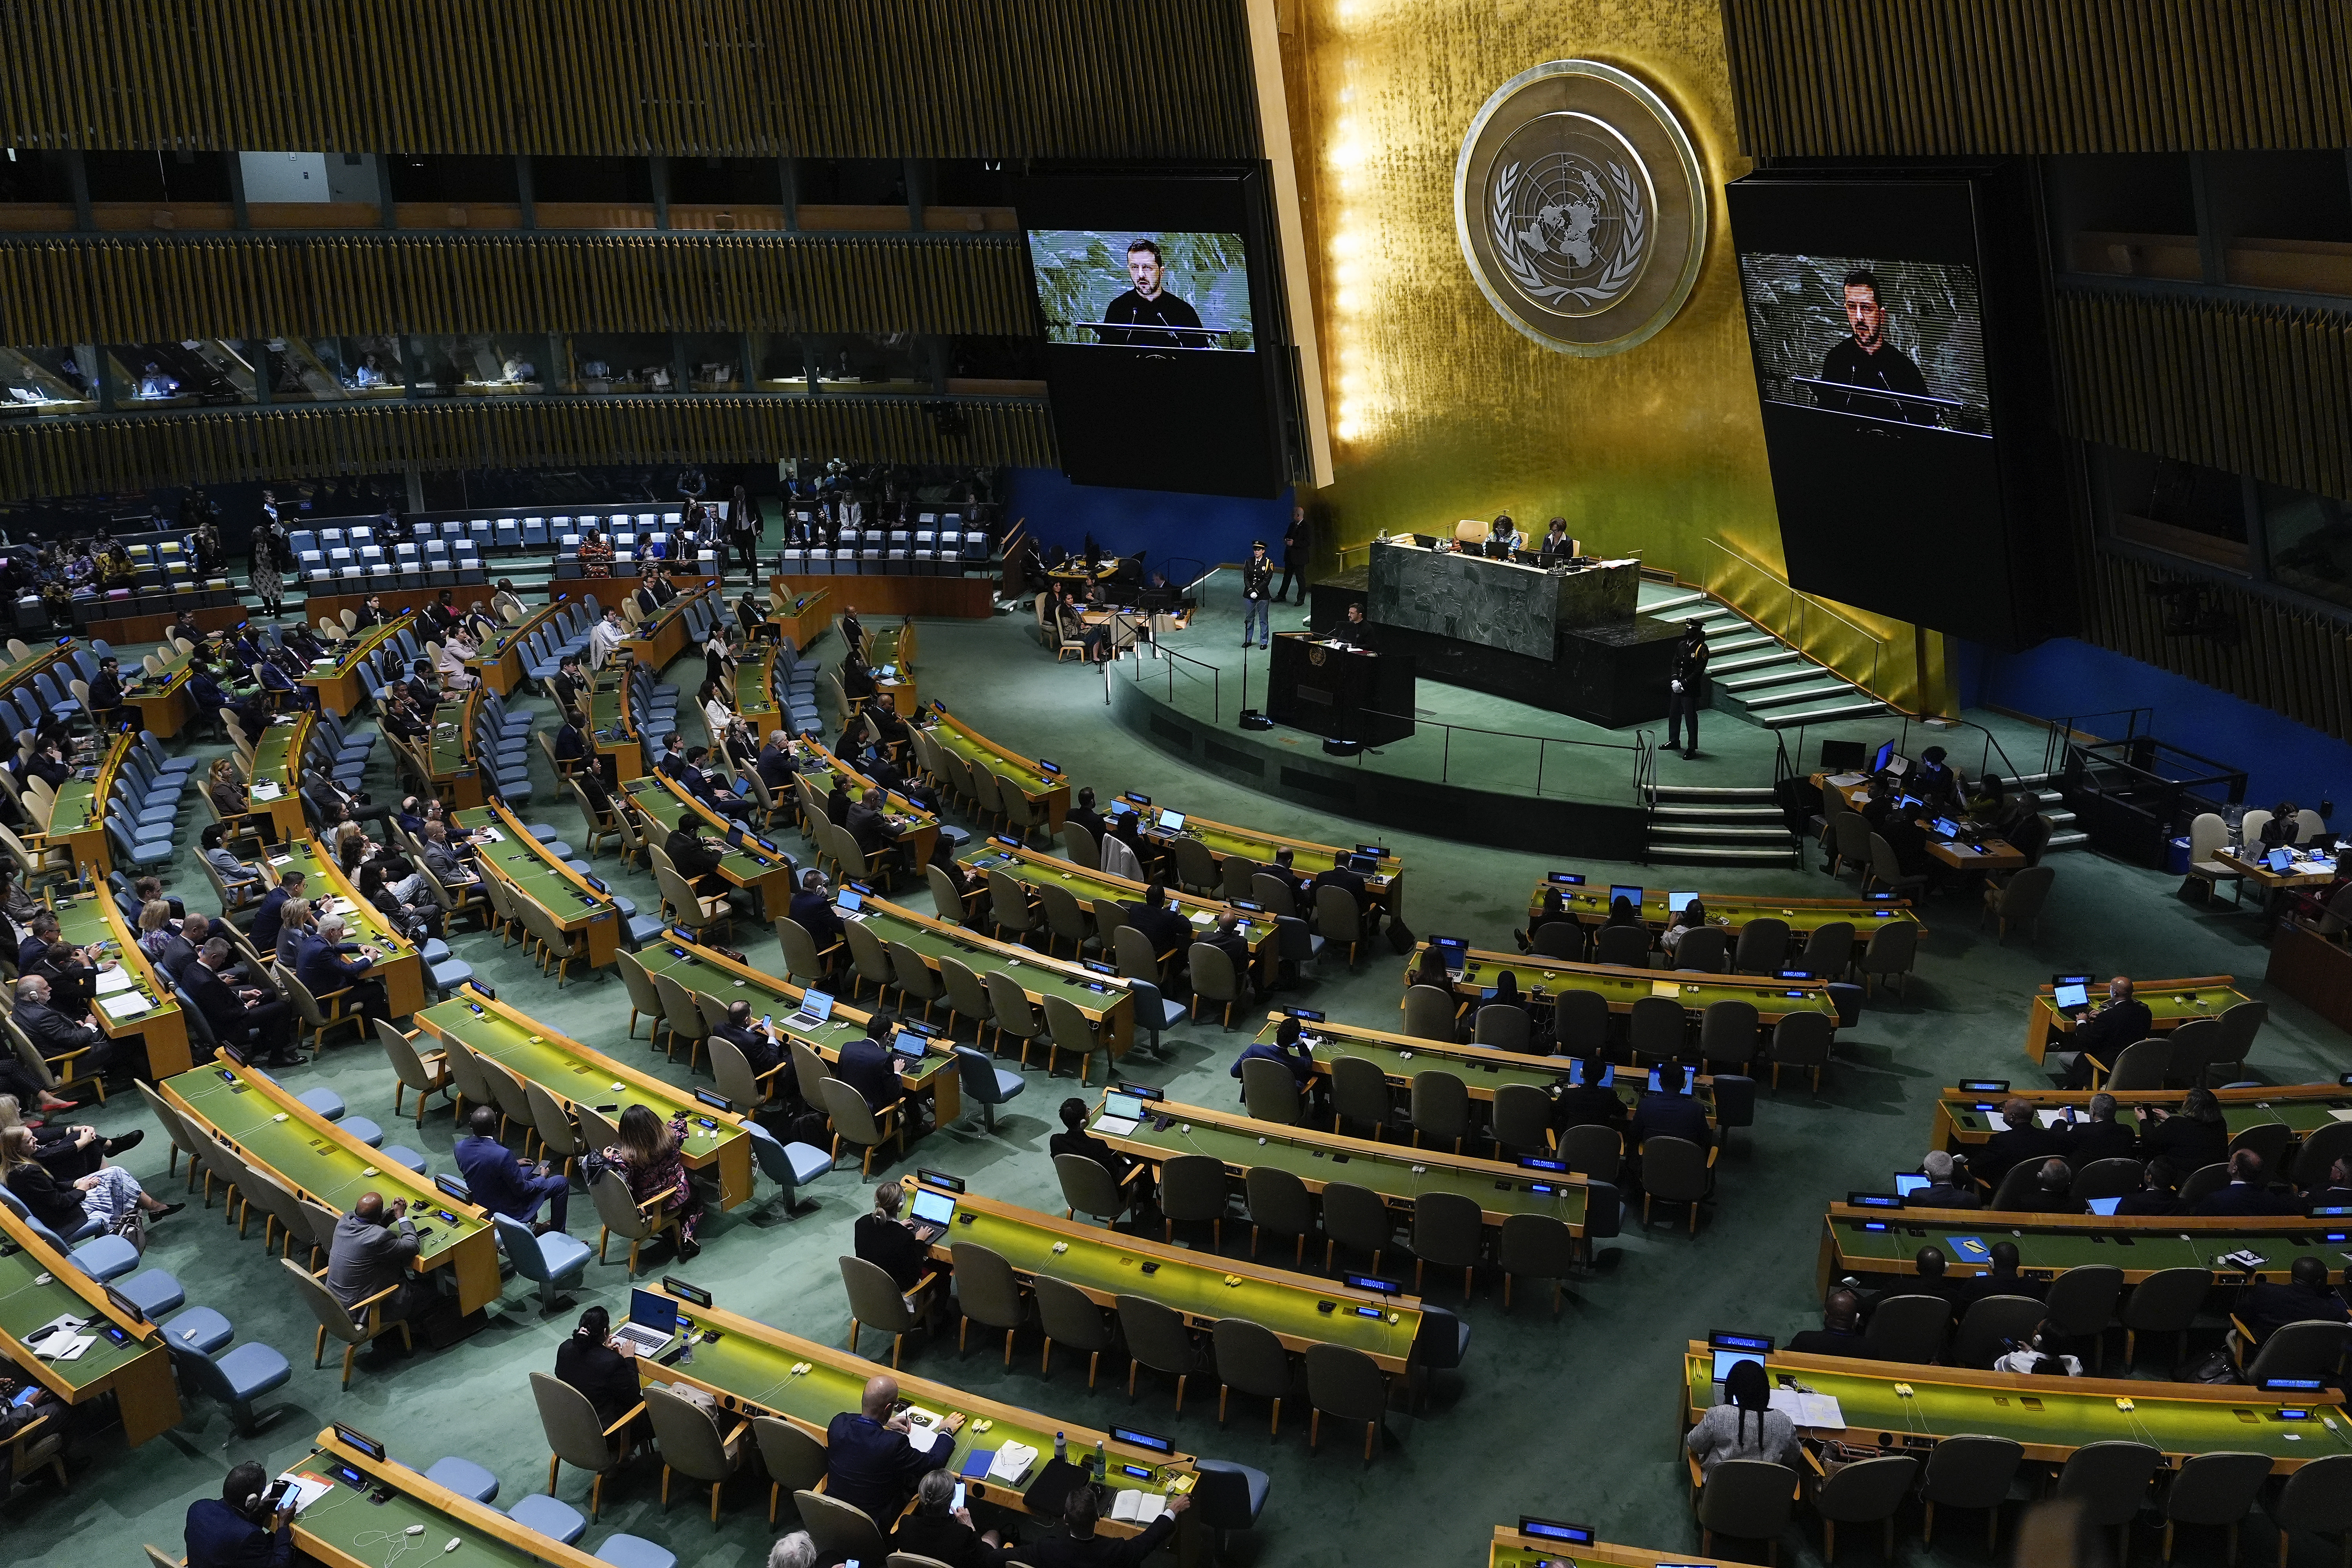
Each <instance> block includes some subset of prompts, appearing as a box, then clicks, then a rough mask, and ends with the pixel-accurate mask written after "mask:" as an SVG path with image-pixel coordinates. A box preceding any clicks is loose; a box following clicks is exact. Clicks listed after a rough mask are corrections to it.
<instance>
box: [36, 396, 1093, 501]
mask: <svg viewBox="0 0 2352 1568" xmlns="http://www.w3.org/2000/svg"><path fill="white" fill-rule="evenodd" d="M957 406H958V408H959V409H960V410H961V413H962V414H963V416H964V418H965V421H966V428H965V430H964V432H963V433H962V434H961V435H958V436H953V437H946V436H941V435H940V433H939V431H938V428H937V427H936V426H935V425H934V424H933V422H932V420H931V417H930V416H929V414H927V413H925V412H924V411H923V409H922V407H921V406H920V405H919V403H918V402H917V400H915V399H912V398H874V397H841V396H819V397H694V398H683V397H677V398H646V399H644V400H642V401H630V400H625V399H606V398H596V399H588V398H543V399H534V400H531V401H530V402H522V401H511V402H503V403H497V404H490V403H445V404H427V405H418V404H375V405H365V406H352V407H341V408H334V409H307V408H304V409H278V408H272V409H245V410H239V411H236V412H232V413H221V414H186V415H174V416H126V417H122V418H89V419H59V420H54V421H48V422H45V423H43V424H40V425H37V426H12V427H8V428H5V429H0V496H5V497H6V498H7V499H10V500H22V499H25V498H28V497H34V496H66V495H86V494H89V493H91V492H92V491H98V490H124V489H143V488H146V487H149V486H154V485H184V484H190V483H196V484H226V483H234V482H238V481H250V480H268V479H284V478H287V477H289V475H312V474H338V473H364V474H381V473H390V472H394V471H397V470H399V469H401V468H407V467H410V466H414V467H416V468H427V469H447V468H480V467H493V468H537V467H543V466H548V465H562V464H583V465H592V466H593V465H606V464H614V463H680V462H709V463H765V462H772V461H774V460H775V459H776V458H783V457H791V456H795V455H799V456H824V457H834V456H839V457H845V458H851V459H853V460H856V461H874V460H880V459H886V458H887V459H891V460H896V461H900V462H909V463H984V464H996V463H1014V464H1022V465H1026V466H1030V467H1051V466H1053V464H1054V461H1055V458H1054V445H1053V437H1052V431H1051V426H1050V423H1049V421H1048V420H1047V418H1046V416H1045V404H1044V402H1043V401H1042V400H1040V401H1036V402H1028V401H1020V400H1013V399H1005V400H1002V401H996V400H991V401H985V402H982V401H971V400H965V401H961V402H959V404H958V405H957Z"/></svg>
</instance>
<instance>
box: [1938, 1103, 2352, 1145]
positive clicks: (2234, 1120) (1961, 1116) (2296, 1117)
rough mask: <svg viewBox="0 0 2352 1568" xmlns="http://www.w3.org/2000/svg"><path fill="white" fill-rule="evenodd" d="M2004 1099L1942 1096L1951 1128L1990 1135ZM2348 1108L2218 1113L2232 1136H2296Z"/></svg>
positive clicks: (2245, 1106)
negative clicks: (2266, 1132)
mask: <svg viewBox="0 0 2352 1568" xmlns="http://www.w3.org/2000/svg"><path fill="white" fill-rule="evenodd" d="M2004 1098H2006V1097H2005V1096H2002V1095H1993V1094H1988V1095H1981V1096H1979V1095H1967V1096H1957V1095H1947V1096H1945V1097H1944V1114H1945V1115H1946V1116H1947V1117H1948V1118H1949V1119H1950V1121H1951V1124H1952V1125H1953V1126H1954V1127H1956V1128H1958V1130H1959V1131H1962V1132H1964V1133H1970V1134H1979V1133H1980V1134H1984V1135H1986V1136H1990V1135H1991V1134H1992V1133H1994V1132H1997V1131H2000V1130H2001V1128H2002V1127H2004V1126H2006V1125H2007V1124H2006V1123H2005V1122H2003V1121H2000V1114H1999V1110H2000V1102H2001V1100H2003V1099H2004ZM2177 1103H2178V1101H2177V1100H2176V1104H2177ZM1979 1106H1991V1107H1993V1110H1991V1111H1990V1112H1988V1111H1984V1110H1979V1109H1977V1108H1978V1107H1979ZM2347 1108H2352V1095H2347V1097H2344V1098H2338V1099H2330V1100H2284V1101H2260V1100H2254V1101H2246V1100H2223V1101H2222V1102H2221V1115H2222V1119H2223V1121H2224V1122H2225V1123H2226V1124H2227V1126H2228V1127H2229V1130H2230V1136H2231V1138H2235V1137H2237V1135H2238V1134H2239V1133H2241V1132H2243V1131H2246V1129H2248V1128H2250V1127H2262V1126H2266V1125H2268V1124H2269V1123H2271V1122H2274V1121H2275V1122H2282V1123H2284V1124H2285V1125H2286V1126H2288V1127H2290V1128H2292V1129H2294V1131H2295V1132H2296V1133H2297V1134H2298V1135H2305V1134H2309V1133H2312V1132H2315V1131H2318V1130H2319V1129H2321V1128H2322V1127H2325V1126H2326V1125H2328V1124H2329V1123H2330V1122H2332V1121H2343V1120H2344V1118H2343V1117H2340V1116H2333V1115H2330V1114H2329V1112H2330V1111H2331V1110H2347ZM2076 1115H2077V1116H2078V1117H2080V1118H2081V1119H2082V1120H2084V1121H2088V1120H2089V1119H2090V1117H2089V1112H2087V1111H2081V1110H2078V1111H2077V1112H2076ZM2116 1120H2117V1121H2122V1122H2124V1123H2126V1125H2130V1124H2131V1123H2132V1121H2133V1118H2132V1115H2131V1108H2130V1107H2129V1106H2126V1107H2124V1108H2123V1109H2121V1110H2118V1111H2117V1112H2116Z"/></svg>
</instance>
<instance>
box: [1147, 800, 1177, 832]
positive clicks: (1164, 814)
mask: <svg viewBox="0 0 2352 1568" xmlns="http://www.w3.org/2000/svg"><path fill="white" fill-rule="evenodd" d="M1154 826H1157V827H1158V828H1159V829H1160V832H1162V833H1181V832H1183V831H1184V814H1183V813H1182V812H1181V811H1171V810H1169V809H1168V808H1167V807H1166V806H1161V807H1160V820H1159V822H1158V823H1156V824H1154Z"/></svg>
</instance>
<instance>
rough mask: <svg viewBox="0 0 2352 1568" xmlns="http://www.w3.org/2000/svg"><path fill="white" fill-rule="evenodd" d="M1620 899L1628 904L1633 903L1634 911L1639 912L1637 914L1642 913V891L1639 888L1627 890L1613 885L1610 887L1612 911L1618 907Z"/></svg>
mask: <svg viewBox="0 0 2352 1568" xmlns="http://www.w3.org/2000/svg"><path fill="white" fill-rule="evenodd" d="M1620 899H1623V900H1626V901H1627V902H1629V903H1631V904H1632V905H1633V909H1634V910H1635V912H1637V913H1638V912H1639V911H1640V910H1641V908H1642V889H1639V888H1625V887H1619V886H1616V885H1613V884H1612V886H1611V887H1610V889H1609V903H1610V907H1611V908H1612V909H1613V908H1615V907H1616V904H1617V900H1620Z"/></svg>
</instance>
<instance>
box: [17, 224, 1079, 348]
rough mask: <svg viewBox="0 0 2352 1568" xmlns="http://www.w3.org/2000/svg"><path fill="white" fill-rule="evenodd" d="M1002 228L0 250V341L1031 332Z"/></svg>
mask: <svg viewBox="0 0 2352 1568" xmlns="http://www.w3.org/2000/svg"><path fill="white" fill-rule="evenodd" d="M1033 329H1034V314H1033V312H1032V310H1031V309H1030V305H1029V285H1028V279H1027V277H1026V276H1025V274H1024V271H1023V266H1022V259H1021V250H1020V246H1019V244H1018V242H1017V241H1016V240H1014V239H1013V237H1011V236H1009V235H976V236H972V237H961V236H960V237H956V238H954V239H952V240H932V239H916V238H912V237H897V236H890V235H843V236H835V235H811V234H792V235H724V234H669V235H652V234H647V235H636V236H589V235H501V236H462V235H435V236H430V237H425V236H408V235H377V234H367V235H351V236H319V237H247V236H204V237H187V238H177V237H154V238H146V237H142V238H139V239H110V238H80V237H75V238H52V239H22V240H19V239H0V342H5V343H19V344H26V345H38V344H55V343H72V342H137V341H140V340H143V339H163V338H169V339H180V338H192V337H220V338H242V337H262V336H274V335H277V334H279V333H286V332H291V333H296V334H298V335H299V334H310V333H319V334H331V333H336V334H360V333H375V332H394V331H398V332H467V331H536V332H565V331H616V332H667V331H747V332H769V331H825V332H851V331H857V332H936V333H984V334H992V335H1022V334H1026V333H1028V332H1030V331H1033Z"/></svg>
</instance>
